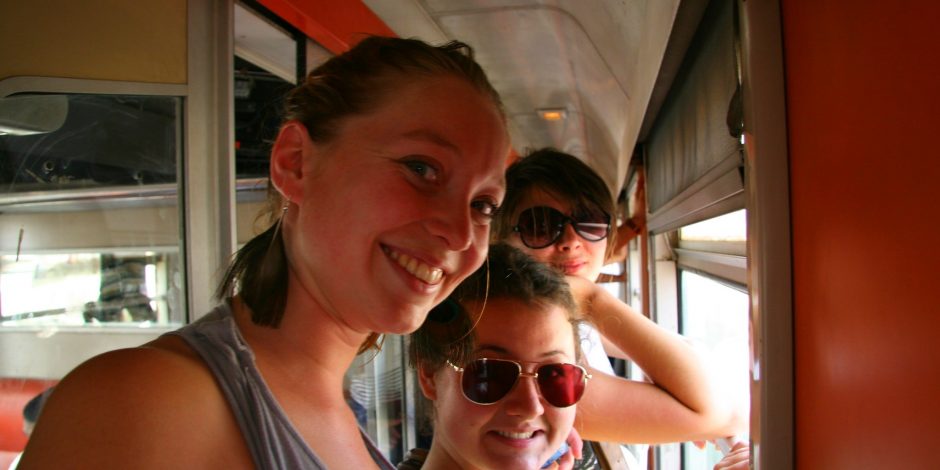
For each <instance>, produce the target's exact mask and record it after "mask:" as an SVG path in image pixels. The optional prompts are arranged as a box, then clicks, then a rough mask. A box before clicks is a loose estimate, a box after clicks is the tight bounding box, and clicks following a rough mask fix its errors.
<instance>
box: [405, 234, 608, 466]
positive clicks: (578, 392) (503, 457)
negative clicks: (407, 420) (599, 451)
mask: <svg viewBox="0 0 940 470" xmlns="http://www.w3.org/2000/svg"><path fill="white" fill-rule="evenodd" d="M578 323H579V320H578V319H577V308H576V306H575V303H574V299H573V298H572V296H571V293H570V291H569V288H568V285H567V283H566V282H565V278H564V276H562V275H561V274H560V273H558V272H556V271H554V270H553V269H551V268H549V267H548V266H546V265H544V264H541V263H538V262H536V261H535V260H533V259H532V258H530V257H529V256H528V255H526V254H525V253H523V252H521V251H520V250H517V249H515V248H513V247H510V246H508V245H494V246H492V247H491V248H490V252H489V257H488V260H487V262H486V263H485V264H484V265H483V267H481V268H480V269H479V270H478V271H477V272H476V273H474V274H473V275H472V276H471V277H469V278H468V279H467V280H466V281H464V282H463V283H462V284H461V285H460V286H459V287H458V288H457V289H456V290H455V291H454V293H453V294H451V296H450V297H449V298H448V300H446V301H445V302H444V303H443V304H441V305H440V306H438V307H436V308H435V309H434V310H432V312H431V314H430V315H428V319H427V320H426V321H425V322H424V324H423V325H422V326H421V328H420V329H418V331H417V332H415V333H414V334H413V335H412V336H411V341H410V351H409V352H410V357H411V362H412V364H413V365H414V366H415V367H416V368H417V370H418V377H419V383H420V385H421V390H422V392H423V393H424V395H425V396H426V397H427V398H428V399H430V400H431V402H432V403H433V416H432V419H433V422H434V439H433V442H432V444H431V448H430V450H429V451H428V452H427V453H426V454H424V453H418V452H416V451H412V452H411V453H410V454H409V458H408V459H406V461H405V462H403V464H401V465H400V466H399V469H415V468H421V469H423V470H437V469H447V470H450V469H464V470H470V469H494V470H495V469H501V470H502V469H538V468H541V467H542V466H543V464H545V463H546V462H547V461H549V460H550V457H551V456H552V454H553V453H554V452H555V451H556V450H557V449H559V447H561V446H563V443H564V442H565V440H566V439H567V438H568V436H569V434H570V431H571V428H572V424H573V423H574V420H575V413H576V409H577V406H575V405H576V404H577V403H578V401H579V400H580V399H581V397H582V396H583V394H584V393H585V390H589V389H590V388H591V386H592V385H593V384H592V383H591V380H590V379H591V376H590V374H588V373H587V371H586V370H585V369H584V368H583V367H582V366H581V365H580V364H579V363H580V359H581V353H580V344H579V343H580V341H579V339H578V336H577V325H578ZM425 455H426V457H425V458H424V459H422V458H421V457H422V456H425ZM573 458H574V457H573V454H571V453H564V455H563V456H562V457H561V459H562V460H561V461H560V462H552V463H551V465H556V466H557V465H562V466H564V468H570V465H571V464H572V460H573ZM422 460H423V462H422Z"/></svg>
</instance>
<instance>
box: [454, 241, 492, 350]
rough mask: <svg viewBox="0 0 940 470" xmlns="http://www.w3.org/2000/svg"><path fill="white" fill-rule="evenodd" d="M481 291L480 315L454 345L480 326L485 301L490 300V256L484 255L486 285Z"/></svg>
mask: <svg viewBox="0 0 940 470" xmlns="http://www.w3.org/2000/svg"><path fill="white" fill-rule="evenodd" d="M483 289H484V290H483V305H481V306H480V314H479V315H478V316H477V320H476V321H475V322H473V326H471V327H470V329H469V330H467V332H466V333H464V335H463V336H461V337H460V338H457V339H456V340H455V341H453V343H456V342H457V341H460V340H462V339H464V338H466V337H467V336H470V333H473V330H475V329H476V328H477V325H479V324H480V320H482V319H483V312H484V311H486V300H487V299H489V298H490V255H489V254H487V255H486V285H485V286H483Z"/></svg>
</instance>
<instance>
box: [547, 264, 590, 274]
mask: <svg viewBox="0 0 940 470" xmlns="http://www.w3.org/2000/svg"><path fill="white" fill-rule="evenodd" d="M586 264H587V263H585V262H583V261H561V262H554V263H552V266H555V269H557V270H559V271H561V272H563V273H565V274H575V273H577V272H578V271H579V270H581V268H583V267H584V266H585V265H586Z"/></svg>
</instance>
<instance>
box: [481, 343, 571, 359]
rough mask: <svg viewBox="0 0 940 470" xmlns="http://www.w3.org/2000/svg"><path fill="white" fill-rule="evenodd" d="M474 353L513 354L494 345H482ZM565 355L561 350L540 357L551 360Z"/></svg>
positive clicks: (553, 350)
mask: <svg viewBox="0 0 940 470" xmlns="http://www.w3.org/2000/svg"><path fill="white" fill-rule="evenodd" d="M474 352H475V353H478V354H479V353H481V352H493V353H499V354H505V355H511V354H512V353H511V352H510V351H509V350H508V349H506V348H504V347H501V346H496V345H492V344H481V345H480V346H479V347H478V348H477V349H476V351H474ZM563 355H565V352H564V351H562V350H560V349H552V350H550V351H544V352H543V353H542V354H540V355H539V357H540V358H549V357H553V356H563ZM525 362H528V361H525Z"/></svg>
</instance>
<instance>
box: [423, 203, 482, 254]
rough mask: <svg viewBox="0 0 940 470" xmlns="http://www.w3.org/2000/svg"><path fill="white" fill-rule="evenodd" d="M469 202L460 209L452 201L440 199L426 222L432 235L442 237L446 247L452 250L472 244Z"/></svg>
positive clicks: (461, 249)
mask: <svg viewBox="0 0 940 470" xmlns="http://www.w3.org/2000/svg"><path fill="white" fill-rule="evenodd" d="M470 211H471V207H470V204H469V203H468V204H464V205H463V208H462V209H458V206H457V205H456V204H454V203H452V202H450V203H448V202H447V201H444V200H442V201H441V202H440V203H439V204H438V206H437V207H436V208H435V213H434V214H432V215H431V217H430V221H429V222H428V230H429V231H430V232H431V234H432V235H435V236H437V237H440V238H442V239H443V240H444V241H445V242H446V243H447V247H448V248H449V249H451V250H454V251H464V250H466V249H468V248H470V246H471V245H472V244H473V220H472V215H471V214H470Z"/></svg>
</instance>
